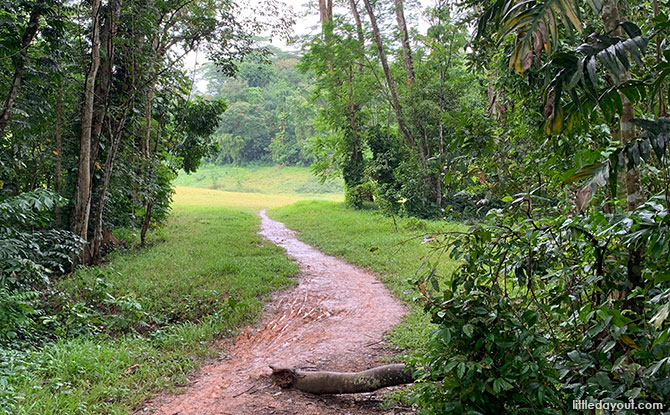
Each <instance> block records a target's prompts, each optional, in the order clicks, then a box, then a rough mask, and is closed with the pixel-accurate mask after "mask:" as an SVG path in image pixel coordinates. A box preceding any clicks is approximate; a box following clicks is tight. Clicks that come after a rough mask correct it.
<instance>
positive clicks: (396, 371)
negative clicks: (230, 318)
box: [270, 364, 413, 395]
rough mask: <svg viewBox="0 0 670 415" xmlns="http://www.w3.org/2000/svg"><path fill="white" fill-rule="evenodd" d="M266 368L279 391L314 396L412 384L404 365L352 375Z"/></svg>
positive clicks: (409, 373)
mask: <svg viewBox="0 0 670 415" xmlns="http://www.w3.org/2000/svg"><path fill="white" fill-rule="evenodd" d="M270 368H271V369H272V376H273V378H274V380H275V382H276V383H277V384H278V385H279V386H280V387H282V388H294V389H298V390H301V391H303V392H307V393H312V394H314V395H327V394H339V393H364V392H372V391H376V390H377V389H381V388H386V387H389V386H397V385H405V384H408V383H412V382H413V379H412V373H411V372H410V371H409V370H408V369H407V368H406V367H405V365H404V364H395V365H387V366H380V367H376V368H373V369H368V370H364V371H362V372H353V373H351V372H308V371H304V370H297V369H286V368H275V367H272V366H270Z"/></svg>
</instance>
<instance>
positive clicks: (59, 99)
mask: <svg viewBox="0 0 670 415" xmlns="http://www.w3.org/2000/svg"><path fill="white" fill-rule="evenodd" d="M64 80H65V78H64V77H61V78H60V85H59V88H58V93H57V94H56V108H55V112H56V114H55V115H56V120H55V121H56V125H55V126H54V141H55V143H56V154H55V156H56V171H55V172H54V191H55V192H56V193H57V194H59V195H60V192H61V190H62V188H61V180H62V175H63V88H64V87H65V82H64ZM55 219H56V226H57V227H59V228H60V227H61V225H62V223H63V217H62V211H61V208H60V206H58V205H56V207H55Z"/></svg>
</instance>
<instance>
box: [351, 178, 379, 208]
mask: <svg viewBox="0 0 670 415" xmlns="http://www.w3.org/2000/svg"><path fill="white" fill-rule="evenodd" d="M374 194H375V185H374V184H373V183H371V182H366V183H363V184H359V185H357V186H354V187H352V188H347V189H346V191H345V194H344V201H345V202H346V204H347V205H348V206H351V207H353V208H356V209H361V208H362V207H363V205H364V204H365V202H372V201H374Z"/></svg>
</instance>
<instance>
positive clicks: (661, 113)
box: [653, 0, 668, 118]
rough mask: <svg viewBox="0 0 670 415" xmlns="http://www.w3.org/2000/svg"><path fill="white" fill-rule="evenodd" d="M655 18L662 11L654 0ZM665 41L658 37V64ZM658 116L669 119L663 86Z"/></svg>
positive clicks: (659, 90)
mask: <svg viewBox="0 0 670 415" xmlns="http://www.w3.org/2000/svg"><path fill="white" fill-rule="evenodd" d="M653 5H654V17H658V15H659V14H660V10H659V8H658V0H654V2H653ZM662 41H663V39H662V38H661V36H656V63H657V64H658V63H660V62H661V59H662V57H663V51H662V50H661V42H662ZM658 116H659V118H660V117H667V116H668V104H667V103H666V102H665V90H664V88H663V85H659V88H658Z"/></svg>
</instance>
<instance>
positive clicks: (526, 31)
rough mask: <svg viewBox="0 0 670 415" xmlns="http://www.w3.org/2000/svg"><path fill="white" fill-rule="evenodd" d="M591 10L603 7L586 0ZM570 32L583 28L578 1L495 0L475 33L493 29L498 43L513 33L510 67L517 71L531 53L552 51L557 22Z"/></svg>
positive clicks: (529, 61) (528, 63)
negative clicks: (514, 37)
mask: <svg viewBox="0 0 670 415" xmlns="http://www.w3.org/2000/svg"><path fill="white" fill-rule="evenodd" d="M589 4H590V5H591V7H592V8H594V10H596V9H597V8H601V7H602V2H600V0H591V1H589ZM561 23H562V24H563V26H565V27H566V28H567V29H568V31H569V33H570V34H571V35H572V33H573V32H574V31H575V30H576V31H577V32H579V33H581V32H582V22H581V18H580V15H579V3H578V2H576V1H574V0H545V1H528V0H498V1H496V2H495V4H493V5H492V6H491V7H490V8H488V9H487V10H485V11H484V13H482V15H481V17H480V18H479V20H478V23H477V36H478V37H479V36H483V35H484V34H487V33H492V32H495V33H496V34H497V35H498V36H497V38H498V44H500V43H502V42H503V41H504V39H505V38H506V37H507V36H508V35H510V34H512V33H516V34H517V38H516V40H515V43H514V50H513V52H512V55H511V56H510V60H509V67H510V68H514V70H515V71H516V72H517V73H523V72H524V71H525V70H527V69H528V68H530V66H531V65H532V63H533V60H534V57H537V59H539V57H540V55H541V53H542V51H543V50H544V51H545V52H546V53H551V51H552V50H554V49H556V47H557V46H558V41H559V29H560V27H559V25H560V24H561Z"/></svg>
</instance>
